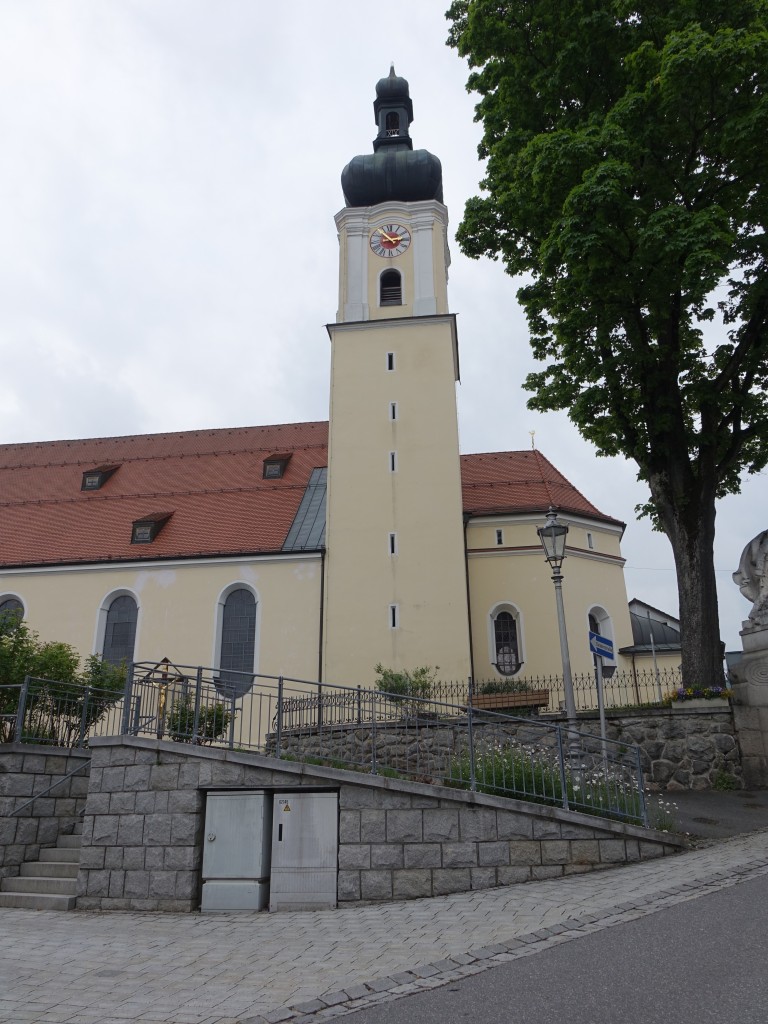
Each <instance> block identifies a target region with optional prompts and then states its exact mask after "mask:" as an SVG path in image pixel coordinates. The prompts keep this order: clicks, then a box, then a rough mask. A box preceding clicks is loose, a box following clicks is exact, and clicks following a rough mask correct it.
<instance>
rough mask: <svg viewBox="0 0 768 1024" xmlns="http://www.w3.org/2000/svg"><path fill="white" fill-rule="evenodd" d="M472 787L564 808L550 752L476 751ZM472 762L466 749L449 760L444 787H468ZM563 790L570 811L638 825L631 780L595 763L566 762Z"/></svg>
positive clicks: (504, 748)
mask: <svg viewBox="0 0 768 1024" xmlns="http://www.w3.org/2000/svg"><path fill="white" fill-rule="evenodd" d="M474 767H475V788H476V790H477V792H478V793H488V794H490V795H491V796H506V797H514V798H515V799H517V800H527V801H529V802H531V803H536V804H544V805H546V806H550V807H562V806H563V778H562V776H561V774H560V766H559V764H558V763H557V760H556V759H555V757H554V755H553V754H552V753H551V752H549V751H546V750H540V749H538V748H533V749H530V748H527V747H517V746H511V745H504V744H501V743H499V744H497V745H495V746H492V747H488V748H486V749H481V750H480V751H479V752H477V753H476V755H475V766H474ZM471 769H472V764H471V760H470V757H469V752H468V751H466V750H465V751H463V752H461V753H460V754H457V755H455V756H454V757H453V758H452V759H451V762H450V765H449V769H448V778H447V779H446V780H445V784H446V785H447V786H453V787H457V788H461V789H468V788H469V787H470V785H471V778H472V775H471ZM564 775H565V788H566V793H567V795H568V802H569V805H570V807H571V808H572V809H573V810H578V811H582V812H583V813H584V814H595V815H599V816H600V817H602V818H615V819H619V820H621V821H630V822H633V823H635V824H642V806H641V801H640V797H639V795H638V793H637V792H636V790H635V789H634V788H633V787H632V784H631V783H630V782H628V781H625V780H624V779H622V778H621V777H619V776H617V775H615V769H610V768H604V767H602V766H600V765H598V766H595V767H594V768H588V767H585V766H582V765H579V766H576V767H573V768H572V767H571V766H570V765H569V764H568V762H567V761H566V764H565V770H564Z"/></svg>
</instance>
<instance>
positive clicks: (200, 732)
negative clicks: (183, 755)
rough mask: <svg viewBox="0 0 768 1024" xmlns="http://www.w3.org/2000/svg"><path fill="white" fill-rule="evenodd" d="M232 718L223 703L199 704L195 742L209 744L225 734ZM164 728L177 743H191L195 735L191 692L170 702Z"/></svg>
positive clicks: (193, 701) (193, 706) (193, 700)
mask: <svg viewBox="0 0 768 1024" xmlns="http://www.w3.org/2000/svg"><path fill="white" fill-rule="evenodd" d="M231 718H232V714H231V712H229V711H227V709H226V707H225V706H224V704H220V703H215V704H201V705H200V711H199V714H198V720H197V733H196V736H197V743H199V744H202V745H203V746H210V745H211V744H212V743H213V742H214V741H215V740H219V739H221V738H222V736H224V735H226V733H227V730H228V729H229V723H230V720H231ZM166 728H167V729H168V734H169V735H170V737H171V739H172V740H175V741H176V742H177V743H191V742H192V741H193V739H194V737H195V698H194V696H193V695H192V694H186V695H185V696H182V697H177V698H176V700H174V701H173V703H172V704H171V710H170V711H169V712H168V717H167V719H166Z"/></svg>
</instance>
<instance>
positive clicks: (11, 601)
mask: <svg viewBox="0 0 768 1024" xmlns="http://www.w3.org/2000/svg"><path fill="white" fill-rule="evenodd" d="M23 618H24V605H23V604H22V603H21V601H19V599H18V598H16V597H0V627H2V625H3V623H5V624H6V625H7V626H8V627H9V628H14V627H13V626H12V625H11V624H12V623H19V622H21V620H22V619H23Z"/></svg>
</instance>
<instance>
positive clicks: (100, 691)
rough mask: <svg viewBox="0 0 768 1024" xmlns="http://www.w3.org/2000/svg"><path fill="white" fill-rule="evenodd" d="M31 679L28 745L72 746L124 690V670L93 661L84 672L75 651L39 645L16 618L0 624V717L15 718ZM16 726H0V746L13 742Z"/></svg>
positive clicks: (10, 723)
mask: <svg viewBox="0 0 768 1024" xmlns="http://www.w3.org/2000/svg"><path fill="white" fill-rule="evenodd" d="M26 677H30V684H29V691H28V694H27V699H26V707H25V715H24V725H23V736H24V738H25V739H27V740H29V741H30V742H38V743H56V744H58V745H60V746H65V747H69V746H74V745H76V744H77V743H78V742H79V741H80V739H81V736H82V738H84V737H86V736H87V735H88V733H89V732H90V731H91V729H92V728H93V726H94V725H95V724H96V723H97V722H99V721H100V720H101V719H102V718H103V717H104V715H105V714H106V713H107V712H108V711H109V710H110V709H111V708H112V707H114V705H115V704H116V703H117V701H118V700H120V698H121V697H122V695H123V691H124V689H125V667H124V666H115V665H110V664H108V663H107V662H105V661H103V660H102V659H101V658H100V657H98V656H97V655H91V656H90V657H88V658H86V659H85V661H84V663H83V666H82V668H81V667H80V656H79V655H78V653H77V651H76V650H75V649H74V647H71V646H70V645H69V644H65V643H61V642H58V641H42V640H41V639H40V637H39V635H38V634H37V633H36V632H35V631H34V630H31V629H30V628H29V626H28V625H27V624H26V623H25V622H22V621H21V620H20V619H19V618H18V616H16V615H15V614H11V616H7V615H6V616H3V617H2V618H0V687H7V689H2V690H0V713H2V714H3V715H7V716H13V715H15V713H16V711H17V708H18V705H19V698H20V693H21V687H22V685H23V683H24V680H25V678H26ZM14 727H15V720H12V719H11V718H10V717H8V718H7V719H6V720H5V722H4V723H3V724H0V742H7V741H9V740H11V739H12V738H13V731H14Z"/></svg>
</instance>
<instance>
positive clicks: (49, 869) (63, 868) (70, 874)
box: [20, 860, 77, 878]
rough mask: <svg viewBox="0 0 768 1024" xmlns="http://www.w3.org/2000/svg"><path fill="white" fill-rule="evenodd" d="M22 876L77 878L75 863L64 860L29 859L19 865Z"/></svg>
mask: <svg viewBox="0 0 768 1024" xmlns="http://www.w3.org/2000/svg"><path fill="white" fill-rule="evenodd" d="M20 867H21V877H22V878H77V864H73V863H71V862H67V861H65V862H64V863H58V864H57V863H56V862H55V861H47V862H46V861H43V862H42V863H41V862H40V861H37V860H36V861H29V862H28V863H26V864H22V865H21V866H20Z"/></svg>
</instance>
